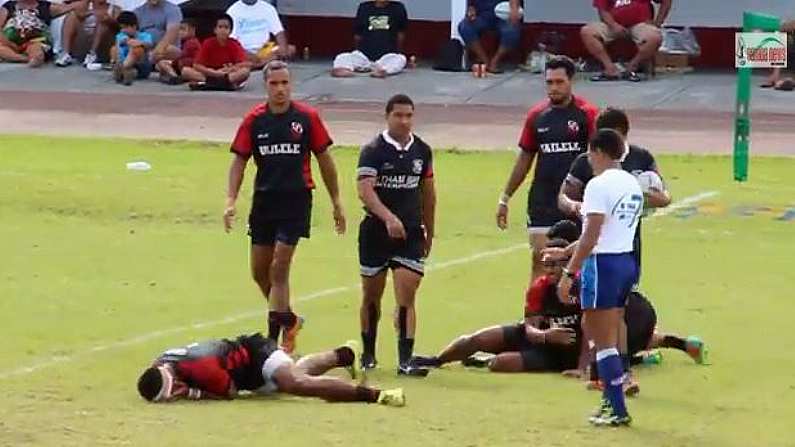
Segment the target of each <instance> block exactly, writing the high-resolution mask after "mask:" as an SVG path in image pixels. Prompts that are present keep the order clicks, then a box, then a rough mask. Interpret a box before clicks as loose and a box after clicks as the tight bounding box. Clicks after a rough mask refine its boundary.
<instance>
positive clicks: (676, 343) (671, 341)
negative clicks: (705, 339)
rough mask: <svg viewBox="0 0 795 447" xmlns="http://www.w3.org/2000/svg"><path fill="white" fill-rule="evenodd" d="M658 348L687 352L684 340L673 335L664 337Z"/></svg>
mask: <svg viewBox="0 0 795 447" xmlns="http://www.w3.org/2000/svg"><path fill="white" fill-rule="evenodd" d="M660 347H663V348H673V349H678V350H680V351H687V342H686V341H685V339H684V338H679V337H676V336H674V335H666V336H665V337H663V340H662V343H661V344H660Z"/></svg>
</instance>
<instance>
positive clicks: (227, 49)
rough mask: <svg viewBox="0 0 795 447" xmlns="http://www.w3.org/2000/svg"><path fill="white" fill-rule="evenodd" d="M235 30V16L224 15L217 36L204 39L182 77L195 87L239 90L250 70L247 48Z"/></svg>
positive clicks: (217, 23) (216, 31)
mask: <svg viewBox="0 0 795 447" xmlns="http://www.w3.org/2000/svg"><path fill="white" fill-rule="evenodd" d="M231 33H232V18H231V17H229V15H228V14H224V15H223V16H221V17H220V18H219V19H218V21H217V22H216V23H215V38H209V39H207V40H205V41H204V43H202V47H201V49H200V50H199V54H198V55H197V56H196V60H195V61H194V62H193V67H184V68H183V69H182V79H184V80H185V81H188V82H190V83H191V84H190V88H191V89H192V90H205V89H211V90H237V89H239V88H241V87H242V86H243V84H244V83H245V82H246V80H247V79H248V76H249V74H250V73H251V62H249V61H248V58H247V57H246V51H245V50H244V49H243V47H242V46H241V45H240V42H238V41H237V39H233V38H231V37H229V35H230V34H231Z"/></svg>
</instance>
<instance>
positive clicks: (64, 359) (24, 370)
mask: <svg viewBox="0 0 795 447" xmlns="http://www.w3.org/2000/svg"><path fill="white" fill-rule="evenodd" d="M716 195H718V192H717V191H707V192H702V193H700V194H696V195H693V196H690V197H686V198H684V199H682V200H680V201H678V202H676V203H674V204H672V205H670V206H669V207H668V208H665V209H663V210H660V212H658V213H656V214H653V215H652V216H650V217H649V218H653V217H659V216H665V215H668V214H670V213H672V212H674V211H676V210H678V209H681V208H684V207H687V206H690V205H692V204H694V203H697V202H700V201H702V200H704V199H707V198H710V197H714V196H716ZM525 248H527V244H516V245H512V246H510V247H505V248H501V249H497V250H490V251H484V252H480V253H476V254H474V255H470V256H465V257H462V258H457V259H452V260H450V261H445V262H440V263H438V264H429V265H428V266H427V267H426V270H429V271H430V270H442V269H446V268H450V267H455V266H457V265H461V264H468V263H470V262H475V261H478V260H481V259H485V258H491V257H494V256H500V255H505V254H508V253H511V252H514V251H516V250H520V249H525ZM358 286H359V284H358V283H357V284H354V285H350V286H342V287H333V288H330V289H324V290H319V291H317V292H313V293H310V294H308V295H304V296H301V297H298V298H297V299H296V302H307V301H313V300H316V299H318V298H323V297H326V296H330V295H336V294H338V293H342V292H348V291H351V290H354V289H355V288H356V287H358ZM260 316H262V309H258V310H253V311H249V312H244V313H239V314H235V315H230V316H228V317H226V318H222V319H219V320H212V321H203V322H198V323H193V324H189V325H185V326H178V327H174V328H171V329H164V330H161V331H154V332H149V333H146V334H143V335H139V336H136V337H132V338H128V339H126V340H121V341H118V342H115V343H110V344H107V345H99V346H94V347H93V348H90V349H88V350H86V351H83V352H79V353H77V354H73V355H71V356H69V355H65V356H54V357H51V358H49V359H47V360H44V361H42V362H39V363H35V364H32V365H29V366H23V367H20V368H16V369H12V370H8V371H3V372H0V380H3V379H8V378H11V377H15V376H24V375H27V374H31V373H34V372H36V371H39V370H42V369H46V368H49V367H51V366H55V365H58V364H61V363H69V362H72V361H74V360H76V359H78V358H81V357H86V356H89V355H91V354H95V353H98V352H104V351H109V350H114V349H119V348H124V347H127V346H134V345H138V344H141V343H145V342H147V341H149V340H154V339H157V338H161V337H165V336H167V335H173V334H179V333H182V332H188V331H190V330H195V329H203V328H208V327H215V326H222V325H225V324H231V323H235V322H238V321H242V320H248V319H251V318H257V317H260Z"/></svg>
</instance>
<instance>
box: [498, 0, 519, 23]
mask: <svg viewBox="0 0 795 447" xmlns="http://www.w3.org/2000/svg"><path fill="white" fill-rule="evenodd" d="M494 15H496V16H497V18H498V19H500V20H508V19H510V18H511V2H500V3H497V6H495V7H494ZM519 16H520V17H524V9H522V7H521V6H520V7H519Z"/></svg>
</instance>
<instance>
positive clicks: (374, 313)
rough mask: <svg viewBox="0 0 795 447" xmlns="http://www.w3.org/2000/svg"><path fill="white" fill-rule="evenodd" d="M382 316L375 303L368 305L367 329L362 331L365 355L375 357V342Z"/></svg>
mask: <svg viewBox="0 0 795 447" xmlns="http://www.w3.org/2000/svg"><path fill="white" fill-rule="evenodd" d="M379 318H380V315H379V312H378V308H377V307H376V305H375V303H370V304H368V305H367V329H366V330H365V331H364V332H362V345H364V355H365V357H372V358H375V342H376V339H377V338H378V320H379Z"/></svg>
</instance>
